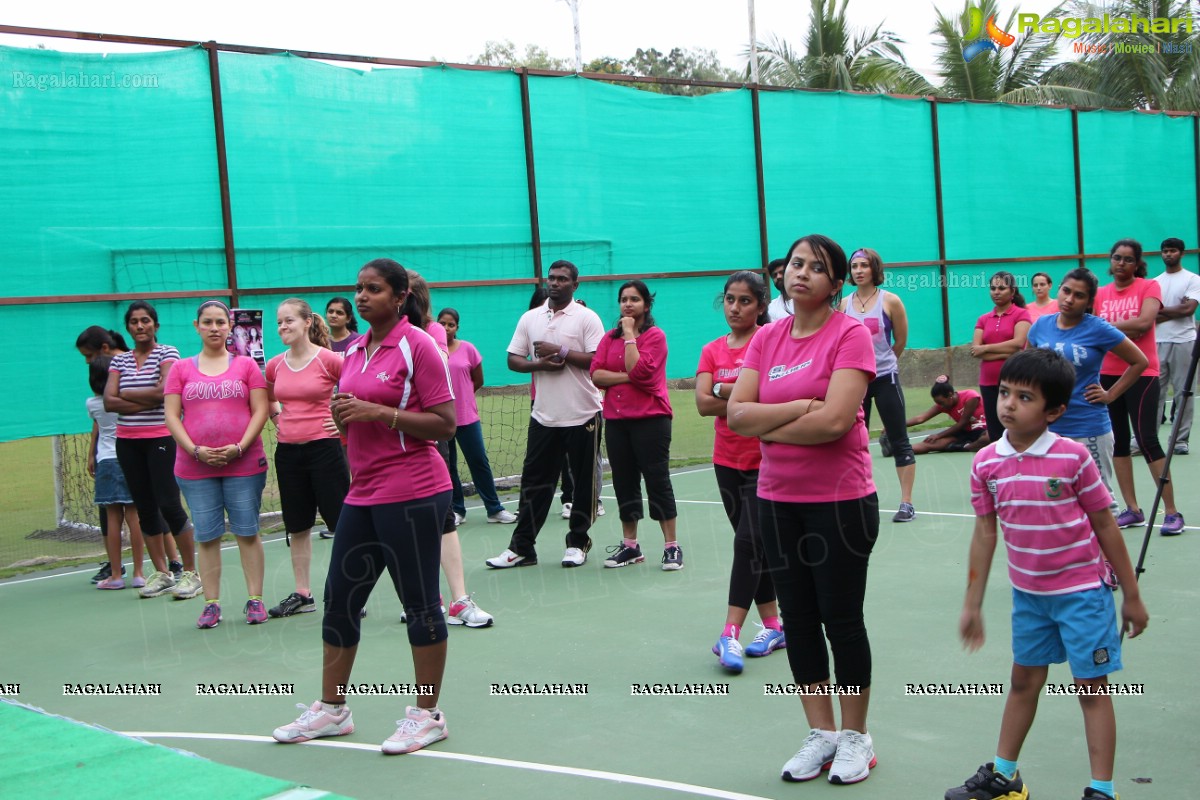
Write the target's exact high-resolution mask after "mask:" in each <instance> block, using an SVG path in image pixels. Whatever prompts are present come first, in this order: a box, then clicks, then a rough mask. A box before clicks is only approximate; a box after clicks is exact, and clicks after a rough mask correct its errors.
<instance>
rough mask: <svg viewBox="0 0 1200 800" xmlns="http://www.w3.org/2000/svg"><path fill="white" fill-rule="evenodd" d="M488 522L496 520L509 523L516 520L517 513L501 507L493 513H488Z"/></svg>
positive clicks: (502, 523) (504, 523) (503, 523)
mask: <svg viewBox="0 0 1200 800" xmlns="http://www.w3.org/2000/svg"><path fill="white" fill-rule="evenodd" d="M487 521H488V522H498V523H500V524H501V525H511V524H512V523H514V522H516V521H517V515H516V514H514V513H512V512H511V511H509V510H508V509H507V508H502V509H500V510H499V511H497V512H496V513H495V514H488V518H487Z"/></svg>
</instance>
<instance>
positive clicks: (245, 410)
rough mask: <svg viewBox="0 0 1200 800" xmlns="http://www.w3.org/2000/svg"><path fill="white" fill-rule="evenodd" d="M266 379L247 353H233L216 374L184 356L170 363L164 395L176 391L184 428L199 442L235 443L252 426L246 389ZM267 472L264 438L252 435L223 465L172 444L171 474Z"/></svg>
mask: <svg viewBox="0 0 1200 800" xmlns="http://www.w3.org/2000/svg"><path fill="white" fill-rule="evenodd" d="M265 388H267V382H266V380H265V379H264V378H263V375H262V372H260V371H259V369H258V364H257V363H256V362H255V360H254V359H253V358H250V357H249V356H231V357H230V359H229V367H228V369H226V370H225V371H224V372H222V373H221V374H220V375H205V374H204V373H203V372H201V371H200V368H199V367H197V366H196V359H194V358H184V359H181V360H179V361H176V362H175V363H174V364H172V365H171V371H170V372H169V373H167V382H166V383H165V384H163V394H164V395H168V394H177V395H179V400H180V405H181V408H182V412H183V429H184V430H185V431H187V434H188V436H189V437H191V439H192V441H193V442H194V443H195V444H197V445H200V446H201V447H225V446H227V445H231V444H238V443H239V442H240V441H241V439H242V436H243V435H244V434H245V433H246V428H247V427H249V425H250V417H251V416H252V412H251V410H250V392H251V390H253V389H265ZM266 471H267V457H266V455H265V454H264V453H263V444H262V437H261V436H256V437H255V438H254V442H253V444H251V445H250V446H249V447H248V448H246V450H245V451H244V452H243V453H242V457H241V458H235V459H234V460H233V461H231V462H229V464H227V465H225V466H224V467H213V466H209V465H208V464H205V463H203V462H201V461H197V460H196V457H195V454H194V453H189V452H187V451H186V450H184V449H183V448H182V447H178V448H176V449H175V475H176V477H179V478H184V479H185V480H200V479H203V478H238V477H244V476H246V475H257V474H259V473H260V472H266Z"/></svg>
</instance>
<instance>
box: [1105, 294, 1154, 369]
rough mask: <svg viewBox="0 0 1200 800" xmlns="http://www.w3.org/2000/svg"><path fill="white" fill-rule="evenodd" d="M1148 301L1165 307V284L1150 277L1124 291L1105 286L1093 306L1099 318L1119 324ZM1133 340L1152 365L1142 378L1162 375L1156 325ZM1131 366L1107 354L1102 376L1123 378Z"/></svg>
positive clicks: (1131, 316) (1130, 317)
mask: <svg viewBox="0 0 1200 800" xmlns="http://www.w3.org/2000/svg"><path fill="white" fill-rule="evenodd" d="M1148 300H1157V301H1158V305H1159V307H1160V308H1161V307H1162V284H1160V283H1159V282H1158V281H1155V280H1147V279H1146V278H1134V279H1133V283H1131V284H1129V285H1128V286H1126V287H1125V288H1124V289H1118V288H1117V285H1116V284H1115V283H1110V284H1108V285H1107V286H1101V287H1100V289H1099V290H1098V291H1097V292H1096V302H1095V303H1094V304H1093V305H1094V307H1095V309H1096V310H1095V314H1096V316H1097V317H1100V319H1102V320H1104V321H1105V322H1108V323H1111V324H1113V325H1115V324H1117V323H1118V322H1124V321H1126V320H1130V319H1133V318H1134V317H1136V316H1137V315H1138V314H1140V313H1141V311H1142V307H1143V306H1144V305H1146V302H1147V301H1148ZM1129 338H1130V339H1131V340H1132V341H1133V343H1134V344H1136V345H1137V347H1138V350H1141V351H1142V352H1143V353H1145V354H1146V358H1147V359H1149V361H1150V366H1148V367H1146V369H1145V371H1144V372H1143V373H1142V377H1143V378H1153V377H1155V376H1156V375H1158V373H1159V369H1158V367H1159V364H1158V344H1157V343H1156V337H1155V332H1154V324H1153V323H1151V324H1150V330H1148V331H1146V332H1145V333H1143V334H1142V335H1141V336H1139V337H1137V338H1136V339H1134V338H1133V337H1132V336H1130V337H1129ZM1128 366H1129V365H1128V364H1126V363H1125V361H1124V359H1122V358H1121V357H1120V356H1118V355H1116V354H1115V353H1113V352H1112V351H1111V350H1110V351H1109V352H1108V353H1106V354H1105V356H1104V361H1102V362H1101V363H1100V374H1101V375H1122V374H1124V373H1125V368H1126V367H1128Z"/></svg>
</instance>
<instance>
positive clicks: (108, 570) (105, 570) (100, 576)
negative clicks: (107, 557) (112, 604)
mask: <svg viewBox="0 0 1200 800" xmlns="http://www.w3.org/2000/svg"><path fill="white" fill-rule="evenodd" d="M111 577H112V567H111V566H110V565H109V563H108V562H107V561H105V562H104V563H103V564H101V565H100V571H99V572H97V573H96V574H95V575H93V576H92V583H99V582H100V581H106V580H108V579H109V578H111ZM121 577H122V578H124V577H125V567H124V565H122V566H121Z"/></svg>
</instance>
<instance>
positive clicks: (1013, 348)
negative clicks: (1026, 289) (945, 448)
mask: <svg viewBox="0 0 1200 800" xmlns="http://www.w3.org/2000/svg"><path fill="white" fill-rule="evenodd" d="M988 286H989V288H990V291H991V294H992V302H993V303H995V306H996V307H995V308H993V309H992V310H991V311H989V312H987V313H986V314H983V315H981V316H980V317H979V319H978V320H976V322H975V337H974V338H973V339H972V340H971V356H972V357H974V358H978V359H979V395H980V396H981V397H982V398H983V414H984V417H985V418H986V419H987V430H988V438H989V439H991V440H992V441H993V442H998V441H1000V434H1002V433H1004V426H1003V425H1001V424H1000V415H999V414H997V413H996V400H997V398H999V397H1000V367H1002V366H1003V365H1004V361H1005V359H1007V358H1008V357H1009V356H1011V355H1012V354H1013V353H1016V352H1017V351H1019V350H1024V349H1025V339H1026V337H1027V336H1029V326H1030V325H1032V324H1033V320H1032V319H1031V318H1030V316H1029V312H1028V311H1026V310H1025V298H1024V297H1022V296H1021V292H1020V291H1019V290H1018V289H1017V279H1016V278H1015V277H1014V276H1013V274H1012V273H1011V272H997V273H996V274H995V275H993V276H992V279H991V281H990V282H989V283H988Z"/></svg>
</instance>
